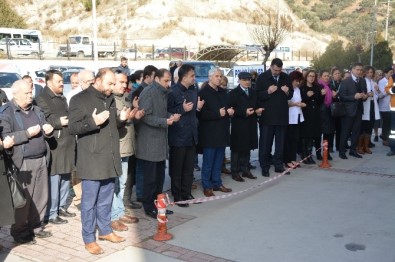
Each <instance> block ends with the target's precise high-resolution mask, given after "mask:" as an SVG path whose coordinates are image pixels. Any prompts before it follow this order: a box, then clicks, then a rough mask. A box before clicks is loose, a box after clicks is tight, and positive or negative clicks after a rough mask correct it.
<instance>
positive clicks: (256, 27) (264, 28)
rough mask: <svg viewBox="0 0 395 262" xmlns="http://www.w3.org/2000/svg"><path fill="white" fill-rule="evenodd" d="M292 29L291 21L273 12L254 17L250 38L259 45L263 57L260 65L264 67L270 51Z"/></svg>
mask: <svg viewBox="0 0 395 262" xmlns="http://www.w3.org/2000/svg"><path fill="white" fill-rule="evenodd" d="M291 29H292V20H291V18H290V17H288V16H278V15H277V16H276V15H274V13H273V12H268V13H267V14H262V13H261V14H258V15H257V16H256V17H254V24H252V25H250V26H249V32H250V36H251V38H252V39H253V40H254V42H255V44H257V45H260V46H261V48H259V51H260V52H261V53H262V55H263V57H264V58H263V62H262V64H263V65H264V66H265V70H266V62H267V60H268V59H269V56H270V54H271V53H272V51H273V50H274V49H275V48H276V47H277V45H278V44H279V43H281V42H282V41H283V40H284V39H285V38H286V36H287V33H288V32H290V31H291Z"/></svg>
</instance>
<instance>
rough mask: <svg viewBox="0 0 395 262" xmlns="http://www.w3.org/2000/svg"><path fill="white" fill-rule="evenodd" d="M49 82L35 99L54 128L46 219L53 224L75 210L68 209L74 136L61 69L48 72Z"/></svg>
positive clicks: (62, 221)
mask: <svg viewBox="0 0 395 262" xmlns="http://www.w3.org/2000/svg"><path fill="white" fill-rule="evenodd" d="M45 82H46V84H47V85H46V86H45V87H44V91H43V92H41V94H40V95H39V96H38V97H36V103H37V105H38V106H39V107H41V109H42V110H43V111H44V114H45V118H46V120H47V121H48V123H50V124H51V125H52V126H53V127H54V129H55V131H54V136H53V137H51V138H50V139H48V144H49V148H50V150H51V161H50V166H49V170H48V173H49V175H50V178H49V189H50V190H49V193H50V196H49V202H48V210H47V219H48V221H49V223H51V224H65V223H67V222H68V221H67V220H65V219H62V218H60V216H63V217H74V216H75V213H71V212H69V211H67V207H66V201H67V198H68V196H69V187H70V179H71V172H72V171H73V170H74V169H75V166H74V159H75V136H73V135H71V134H70V133H69V130H68V122H69V120H68V109H69V107H68V105H67V101H66V98H65V97H64V96H63V75H62V73H61V72H60V71H58V70H49V71H47V72H46V73H45Z"/></svg>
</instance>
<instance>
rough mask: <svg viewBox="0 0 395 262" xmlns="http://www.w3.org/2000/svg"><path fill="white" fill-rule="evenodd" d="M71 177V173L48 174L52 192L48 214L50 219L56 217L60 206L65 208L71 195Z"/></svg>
mask: <svg viewBox="0 0 395 262" xmlns="http://www.w3.org/2000/svg"><path fill="white" fill-rule="evenodd" d="M70 178H71V174H70V173H69V174H61V175H53V176H48V182H49V192H50V194H49V200H48V209H47V214H46V216H47V217H48V218H49V219H55V218H56V217H57V216H58V211H59V208H65V206H66V201H67V198H68V196H69V189H70Z"/></svg>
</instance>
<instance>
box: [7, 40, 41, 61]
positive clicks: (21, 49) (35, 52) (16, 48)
mask: <svg viewBox="0 0 395 262" xmlns="http://www.w3.org/2000/svg"><path fill="white" fill-rule="evenodd" d="M7 50H8V51H7ZM8 52H10V55H11V56H28V55H32V56H37V57H38V56H39V54H40V50H39V47H38V45H37V44H33V43H32V42H30V41H29V40H27V39H23V38H4V39H1V40H0V53H4V54H6V55H7V54H8ZM42 53H43V52H41V54H42Z"/></svg>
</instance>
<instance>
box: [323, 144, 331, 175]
mask: <svg viewBox="0 0 395 262" xmlns="http://www.w3.org/2000/svg"><path fill="white" fill-rule="evenodd" d="M322 147H323V149H324V153H323V156H322V163H321V165H320V167H322V168H330V167H331V165H330V164H329V160H328V140H324V142H323V143H322Z"/></svg>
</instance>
